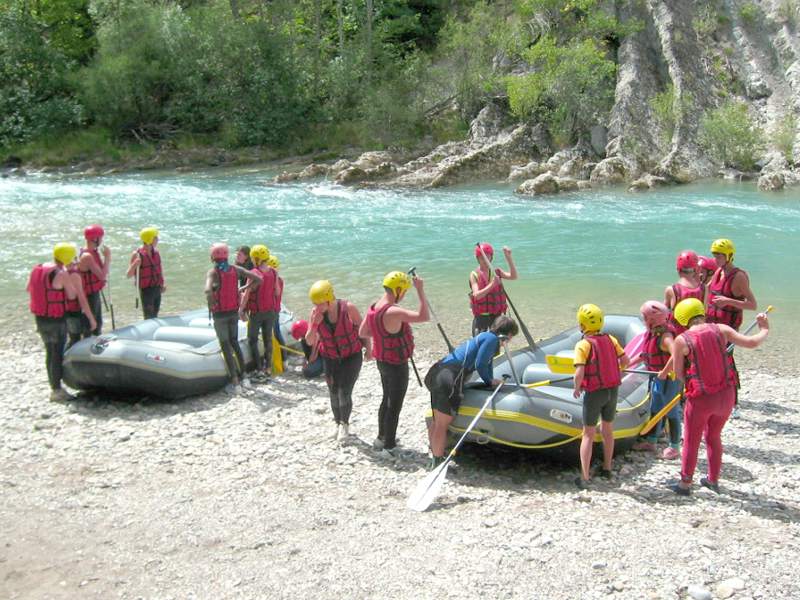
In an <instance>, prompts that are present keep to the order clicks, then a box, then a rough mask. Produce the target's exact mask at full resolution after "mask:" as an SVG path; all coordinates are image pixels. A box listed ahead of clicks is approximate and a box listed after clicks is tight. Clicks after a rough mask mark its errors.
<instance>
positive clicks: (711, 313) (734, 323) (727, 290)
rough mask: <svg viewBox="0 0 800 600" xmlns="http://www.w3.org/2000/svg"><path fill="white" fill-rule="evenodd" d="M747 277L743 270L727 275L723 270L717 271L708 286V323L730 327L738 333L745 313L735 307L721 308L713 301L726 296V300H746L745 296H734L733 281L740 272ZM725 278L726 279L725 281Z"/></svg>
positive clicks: (734, 270) (736, 270)
mask: <svg viewBox="0 0 800 600" xmlns="http://www.w3.org/2000/svg"><path fill="white" fill-rule="evenodd" d="M740 271H741V272H742V273H744V274H745V275H747V273H746V272H745V271H742V269H737V268H735V267H734V268H733V269H732V270H731V272H730V273H728V274H727V275H725V271H724V270H723V269H717V270H716V271H715V272H714V275H713V277H711V282H710V283H709V284H708V307H707V308H706V321H707V322H708V323H722V324H723V325H729V326H730V327H733V328H734V329H735V330H736V331H739V327H740V326H741V324H742V316H743V311H742V310H741V309H738V308H734V307H733V306H725V307H722V308H719V307H717V306H715V305H714V304H713V303H712V302H711V301H712V300H713V299H714V298H716V297H717V296H725V297H726V298H733V299H734V300H744V296H734V295H733V289H732V288H733V279H734V277H735V276H736V274H737V273H739V272H740ZM723 277H724V279H723Z"/></svg>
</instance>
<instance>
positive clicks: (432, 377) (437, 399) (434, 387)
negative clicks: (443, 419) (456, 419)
mask: <svg viewBox="0 0 800 600" xmlns="http://www.w3.org/2000/svg"><path fill="white" fill-rule="evenodd" d="M466 377H467V374H466V373H465V372H464V370H463V369H462V367H461V365H460V364H458V363H452V364H446V365H443V364H441V363H436V364H435V365H433V366H432V367H431V369H430V371H428V374H427V375H426V376H425V385H426V386H427V387H428V389H429V390H430V392H431V408H433V409H435V410H438V411H439V412H441V413H444V414H446V415H451V416H455V415H456V414H457V413H458V407H459V406H461V401H462V400H463V399H464V387H463V386H464V379H465V378H466Z"/></svg>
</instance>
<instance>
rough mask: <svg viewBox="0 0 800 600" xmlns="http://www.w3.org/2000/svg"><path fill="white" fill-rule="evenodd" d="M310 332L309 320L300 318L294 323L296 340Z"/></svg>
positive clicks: (293, 329)
mask: <svg viewBox="0 0 800 600" xmlns="http://www.w3.org/2000/svg"><path fill="white" fill-rule="evenodd" d="M307 333H308V321H306V320H305V319H300V320H299V321H295V322H294V323H292V337H293V338H294V339H296V340H299V339H301V338H304V337H306V334H307Z"/></svg>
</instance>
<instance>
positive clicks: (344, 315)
mask: <svg viewBox="0 0 800 600" xmlns="http://www.w3.org/2000/svg"><path fill="white" fill-rule="evenodd" d="M336 304H337V305H338V310H339V318H338V320H337V321H336V323H327V322H326V321H325V320H323V321H322V323H320V326H319V329H317V333H318V334H319V339H320V347H319V353H320V354H322V356H324V357H325V358H339V359H342V358H347V357H348V356H350V355H352V354H355V353H356V352H361V340H360V339H359V338H358V330H357V329H356V327H355V325H354V324H353V320H352V319H351V318H350V314H349V313H348V312H347V302H345V301H344V300H337V301H336Z"/></svg>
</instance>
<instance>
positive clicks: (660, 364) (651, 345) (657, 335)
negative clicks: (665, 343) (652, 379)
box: [641, 328, 671, 371]
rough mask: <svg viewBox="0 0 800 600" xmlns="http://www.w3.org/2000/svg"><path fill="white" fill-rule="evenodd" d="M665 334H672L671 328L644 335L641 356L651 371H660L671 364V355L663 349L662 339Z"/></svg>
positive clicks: (648, 332)
mask: <svg viewBox="0 0 800 600" xmlns="http://www.w3.org/2000/svg"><path fill="white" fill-rule="evenodd" d="M665 333H671V328H667V329H666V330H665V331H659V332H654V331H649V330H648V331H647V333H645V334H644V343H643V344H642V353H641V356H642V358H643V359H644V364H645V365H647V369H648V370H650V371H660V370H661V369H663V368H664V367H665V366H667V363H668V362H669V357H670V353H669V352H664V351H663V350H662V349H661V339H662V338H663V336H664V334H665Z"/></svg>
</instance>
